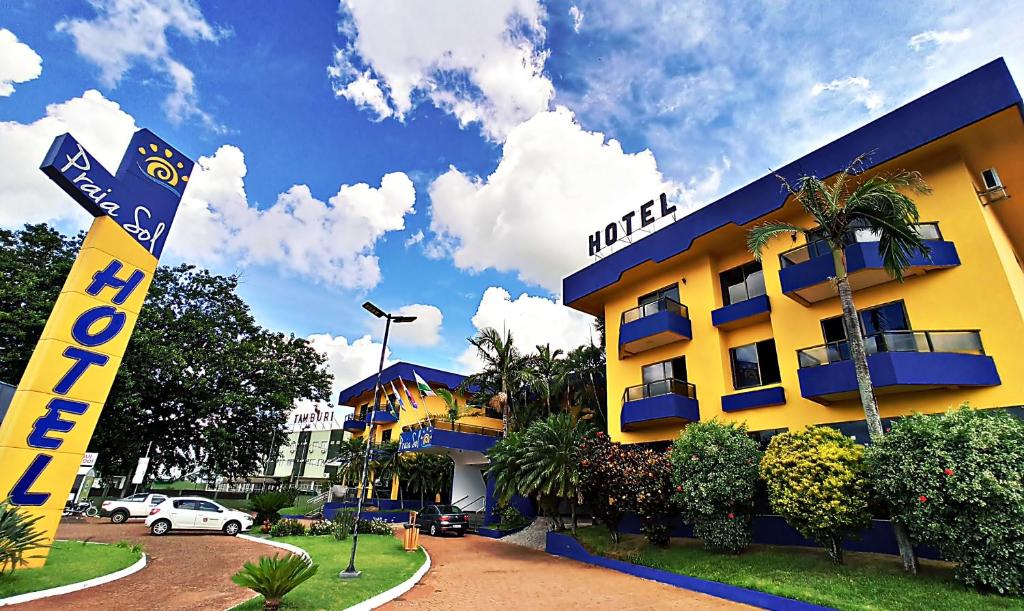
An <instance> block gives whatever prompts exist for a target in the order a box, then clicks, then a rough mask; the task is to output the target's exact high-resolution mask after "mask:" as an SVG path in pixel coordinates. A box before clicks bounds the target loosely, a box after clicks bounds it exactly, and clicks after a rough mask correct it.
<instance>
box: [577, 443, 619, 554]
mask: <svg viewBox="0 0 1024 611" xmlns="http://www.w3.org/2000/svg"><path fill="white" fill-rule="evenodd" d="M622 451H623V450H622V446H621V445H620V444H618V443H612V441H611V440H610V439H608V435H607V434H605V433H604V432H603V431H591V432H590V433H589V434H588V435H586V436H585V437H584V438H583V442H582V443H581V444H580V496H581V497H582V498H583V502H584V503H586V504H587V507H588V508H589V509H590V513H591V515H593V516H594V518H595V520H597V521H598V522H600V523H601V524H604V525H605V527H606V528H607V529H608V534H609V535H610V536H611V538H612V541H613V542H615V543H618V542H619V522H621V521H622V515H623V512H624V511H625V509H624V503H623V502H622V501H621V500H620V499H618V498H617V496H618V495H619V494H620V493H621V490H622V482H623V481H624V479H625V478H624V475H623V469H622V467H623V463H624V461H623V460H621V459H622Z"/></svg>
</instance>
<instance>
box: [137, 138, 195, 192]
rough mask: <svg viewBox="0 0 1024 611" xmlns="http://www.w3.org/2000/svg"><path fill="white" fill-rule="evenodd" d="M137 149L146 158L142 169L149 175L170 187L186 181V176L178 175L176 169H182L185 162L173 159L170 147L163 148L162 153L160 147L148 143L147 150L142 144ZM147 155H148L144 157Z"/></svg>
mask: <svg viewBox="0 0 1024 611" xmlns="http://www.w3.org/2000/svg"><path fill="white" fill-rule="evenodd" d="M138 150H139V154H140V155H142V156H144V157H145V158H146V159H145V164H146V167H145V168H144V169H145V171H146V174H148V175H149V176H152V177H153V178H155V179H157V180H159V181H162V182H165V183H167V184H169V185H171V186H172V187H176V186H177V185H178V183H179V182H182V183H185V182H188V176H179V174H178V170H181V169H184V167H185V164H183V163H182V162H180V161H177V162H176V161H175V160H174V151H172V150H171V149H168V148H165V149H164V150H163V154H162V155H161V153H160V147H159V146H157V145H155V144H150V145H149V150H148V151H147V150H146V147H144V146H140V147H139V149H138ZM147 155H148V157H146V156H147Z"/></svg>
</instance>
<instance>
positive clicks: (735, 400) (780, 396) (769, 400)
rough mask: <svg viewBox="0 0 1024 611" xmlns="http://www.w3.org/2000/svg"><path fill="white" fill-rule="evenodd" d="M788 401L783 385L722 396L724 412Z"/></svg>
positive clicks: (780, 403) (781, 403)
mask: <svg viewBox="0 0 1024 611" xmlns="http://www.w3.org/2000/svg"><path fill="white" fill-rule="evenodd" d="M785 403H786V390H785V389H784V388H782V387H781V386H772V387H770V388H760V389H758V390H749V391H746V392H738V393H734V394H731V395H725V396H723V397H722V411H723V412H738V411H742V410H745V409H754V408H758V407H769V406H772V405H783V404H785Z"/></svg>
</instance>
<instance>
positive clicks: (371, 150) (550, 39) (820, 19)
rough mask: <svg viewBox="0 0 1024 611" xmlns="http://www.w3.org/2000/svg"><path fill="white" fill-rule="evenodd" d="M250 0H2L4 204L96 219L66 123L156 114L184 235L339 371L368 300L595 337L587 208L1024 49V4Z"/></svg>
mask: <svg viewBox="0 0 1024 611" xmlns="http://www.w3.org/2000/svg"><path fill="white" fill-rule="evenodd" d="M239 6H240V5H239V4H237V3H232V2H204V1H196V2H192V1H189V0H161V1H159V2H149V3H147V2H142V1H139V0H93V1H92V2H84V1H52V2H46V3H34V2H27V1H25V2H19V1H17V0H8V1H7V2H4V3H3V4H2V8H0V167H4V168H5V169H4V172H3V174H2V176H3V180H2V181H0V226H4V227H17V226H20V225H21V224H23V223H25V222H43V221H45V222H50V223H53V224H56V225H57V226H59V227H60V228H62V229H64V230H67V231H73V230H76V229H79V228H82V227H85V226H86V224H87V223H88V220H89V219H88V216H87V215H86V214H85V212H84V211H82V210H78V209H76V206H75V205H74V204H73V203H72V202H71V201H70V200H68V199H67V198H66V197H64V196H63V195H62V194H61V193H60V192H59V191H58V190H57V189H56V188H55V187H54V186H53V185H52V184H49V182H48V181H47V180H46V178H45V177H44V176H43V175H42V174H41V173H40V172H38V170H36V169H35V168H36V166H37V165H38V162H39V161H40V160H41V159H42V155H43V152H45V149H46V146H47V145H48V143H49V141H50V140H51V139H52V138H53V136H55V135H57V134H58V133H61V132H63V131H67V130H70V131H72V132H73V133H75V135H76V137H78V139H79V140H80V141H82V142H83V143H84V144H85V145H86V146H87V147H88V148H90V150H93V152H94V153H95V154H97V155H98V156H99V158H100V160H101V161H104V163H107V164H108V165H109V166H110V167H113V166H115V165H116V162H117V159H118V157H119V156H120V152H121V151H123V148H124V146H125V145H126V144H127V140H128V137H129V136H130V134H131V132H132V131H133V130H134V129H137V128H138V127H148V128H150V129H152V130H153V131H154V132H156V133H158V134H160V135H161V136H162V137H163V138H164V139H166V140H168V141H169V142H171V143H173V144H174V145H175V146H177V147H178V148H179V149H181V150H182V151H184V152H186V153H187V154H189V155H190V156H192V157H193V158H195V159H197V160H199V162H200V169H199V170H197V176H195V177H194V180H193V182H191V183H190V187H189V191H188V192H187V193H186V201H185V202H183V208H182V210H181V211H180V212H179V216H178V220H177V222H176V224H175V226H174V228H173V230H172V233H171V237H170V238H169V244H168V250H167V251H166V253H165V255H164V262H165V263H176V262H179V261H188V262H194V263H196V264H198V265H202V266H206V267H209V268H211V269H213V270H215V271H217V272H221V273H239V274H240V275H241V276H242V279H243V280H242V288H241V292H242V294H243V296H244V297H245V298H246V300H247V301H248V302H249V303H250V304H251V305H252V307H253V310H254V312H255V313H256V316H257V318H258V319H259V320H260V322H261V323H262V324H264V325H266V326H269V327H271V328H274V329H278V330H281V331H285V332H293V333H295V334H297V335H301V336H310V337H311V338H312V340H313V341H314V344H315V345H317V346H318V348H320V349H322V350H324V351H325V352H326V353H327V354H328V356H329V358H330V362H331V365H332V368H333V369H334V371H335V373H336V374H337V376H338V378H339V386H342V385H344V384H345V383H346V382H352V381H354V380H356V379H358V378H360V377H362V376H365V375H367V374H368V373H369V372H370V371H372V370H373V368H374V367H375V365H376V362H375V361H376V355H377V353H378V351H379V344H378V343H377V342H378V341H379V337H378V334H379V329H378V328H377V327H376V326H375V325H374V324H373V321H372V320H369V317H368V315H367V314H365V313H364V312H363V311H362V310H361V309H360V308H359V305H360V304H361V303H362V302H363V301H364V300H365V299H371V300H373V301H375V302H376V303H378V304H379V305H381V306H382V307H385V308H389V309H400V308H405V311H407V312H412V313H416V314H418V315H420V316H421V320H420V321H418V322H417V323H414V325H413V327H415V328H412V327H410V328H409V329H406V330H405V332H404V333H403V334H401V335H399V336H397V337H396V339H395V342H394V344H393V345H391V346H390V348H391V353H390V356H389V360H397V359H401V360H409V361H413V362H421V363H423V364H426V365H431V366H435V367H440V368H443V369H456V370H466V369H468V368H472V366H473V359H472V356H471V354H470V353H468V352H467V344H466V342H465V338H466V337H467V336H470V335H472V334H473V333H474V332H475V331H476V330H477V329H478V328H479V327H482V326H486V325H495V326H499V327H501V326H505V327H507V328H510V329H511V330H513V332H514V333H515V334H516V335H517V337H518V338H519V340H520V341H521V342H522V343H523V344H525V345H527V346H532V345H534V344H537V343H541V342H545V341H550V342H552V344H553V345H555V346H558V347H569V346H572V345H575V344H578V343H580V342H582V341H587V339H589V337H590V335H591V330H590V321H589V320H588V319H587V318H586V317H585V316H583V315H580V314H577V313H574V312H571V311H569V310H566V309H565V308H563V307H562V306H560V305H559V304H558V291H559V280H560V278H561V277H563V276H564V275H566V274H568V273H571V272H572V271H574V270H575V269H578V268H579V267H581V266H583V265H585V264H586V263H587V261H588V259H587V243H586V235H587V233H588V232H590V231H593V230H594V229H597V228H598V227H601V226H603V225H604V224H606V223H607V222H609V221H611V220H613V219H615V218H617V217H619V216H621V215H622V214H623V213H625V212H627V211H629V210H632V209H635V208H636V207H637V206H638V205H639V204H640V203H642V202H643V201H646V200H648V199H650V198H652V197H656V196H657V194H658V193H660V192H661V191H666V192H668V193H670V194H671V197H672V198H673V199H674V200H675V201H676V202H677V203H678V204H679V206H680V208H681V209H692V208H694V207H697V206H700V205H704V204H706V203H709V202H710V201H713V200H714V199H715V198H717V197H718V196H721V195H724V194H725V193H727V192H729V191H731V190H733V189H735V188H738V187H740V186H742V185H743V184H745V183H747V182H749V181H751V180H753V179H755V178H757V177H759V176H761V175H763V174H764V173H765V172H766V171H767V170H768V169H769V168H771V167H777V166H779V165H782V164H784V163H785V162H787V161H789V160H791V159H793V158H795V157H797V156H799V155H801V154H803V153H806V152H808V151H809V150H811V149H813V148H815V147H817V146H820V145H822V144H825V143H827V142H828V141H830V140H831V139H833V138H835V137H836V136H839V135H841V134H843V133H845V132H847V131H849V130H850V129H853V128H855V127H857V126H858V125H860V124H863V123H864V122H866V121H869V120H871V119H872V118H874V117H877V116H879V115H880V114H884V113H885V112H887V111H888V110H891V109H893V108H895V107H896V106H899V105H900V104H902V103H905V102H906V101H909V100H910V99H912V98H914V97H916V96H918V95H920V94H922V93H925V92H926V91H929V90H931V89H933V88H935V87H936V86H938V85H941V84H942V83H944V82H947V81H949V80H952V79H953V78H956V77H957V76H959V75H961V74H963V73H964V72H967V71H969V70H970V69H973V68H975V67H977V66H979V65H981V64H983V63H985V62H987V61H989V60H991V59H993V58H995V57H999V56H1004V57H1005V58H1006V59H1007V62H1008V64H1009V66H1010V69H1011V71H1013V72H1014V74H1015V75H1016V76H1017V78H1018V79H1020V78H1021V70H1024V42H1021V40H1020V37H1019V36H1015V33H1014V29H1013V28H1008V27H1006V24H1008V23H1021V22H1022V19H1024V5H1022V4H1019V3H989V4H986V3H972V4H971V5H970V6H969V7H967V6H964V5H963V4H962V3H952V2H949V3H947V2H926V3H915V4H909V3H898V4H893V3H884V2H879V3H865V2H857V3H847V2H829V3H819V4H815V5H814V6H813V8H810V9H808V5H807V4H806V3H798V2H784V1H774V2H766V3H762V4H760V5H755V4H753V3H746V2H707V3H702V2H687V3H672V2H640V3H628V6H627V3H620V2H610V1H607V2H605V1H601V2H597V1H595V2H587V1H580V2H553V3H540V2H537V1H536V0H509V1H506V2H498V1H493V2H483V1H480V0H448V1H446V2H439V3H410V2H398V1H392V0H376V1H368V2H363V1H358V2H356V1H351V2H350V1H345V2H341V4H340V5H339V4H337V3H332V2H326V1H322V2H307V3H302V4H301V5H296V4H295V3H293V2H286V1H267V2H252V3H245V5H244V6H245V11H244V12H243V11H239V10H238V9H239ZM299 7H301V8H299ZM8 172H10V174H8Z"/></svg>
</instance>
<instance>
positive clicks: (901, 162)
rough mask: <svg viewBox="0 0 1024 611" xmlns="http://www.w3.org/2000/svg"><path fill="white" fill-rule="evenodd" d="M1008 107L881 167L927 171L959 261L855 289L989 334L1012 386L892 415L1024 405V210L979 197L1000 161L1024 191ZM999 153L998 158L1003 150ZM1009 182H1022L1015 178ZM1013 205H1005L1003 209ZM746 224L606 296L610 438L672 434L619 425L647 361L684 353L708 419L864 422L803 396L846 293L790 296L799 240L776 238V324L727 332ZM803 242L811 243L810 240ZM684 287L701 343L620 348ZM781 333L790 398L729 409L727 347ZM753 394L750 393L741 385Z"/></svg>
mask: <svg viewBox="0 0 1024 611" xmlns="http://www.w3.org/2000/svg"><path fill="white" fill-rule="evenodd" d="M1007 113H1016V110H1015V109H1010V110H1008V111H1006V112H1005V113H1003V114H1001V115H996V116H995V117H993V118H990V119H986V120H985V121H983V122H981V123H980V124H976V125H975V126H972V127H969V128H966V129H964V130H961V131H959V132H957V133H955V134H953V135H951V136H948V137H946V138H944V139H941V140H939V141H937V142H934V143H932V144H929V145H927V146H925V147H922V148H920V149H917V150H915V151H912V152H911V153H908V154H907V155H904V156H902V157H900V158H898V159H896V160H894V161H893V162H891V163H888V164H885V165H884V166H883V167H882V168H880V169H881V170H883V171H884V170H891V169H895V168H905V169H912V170H918V171H920V172H922V174H923V175H924V178H925V180H926V181H927V182H928V183H929V184H930V185H931V187H932V188H933V193H932V195H930V196H925V197H919V198H917V203H918V207H919V209H920V212H921V221H922V222H932V221H937V222H938V223H939V228H940V230H941V231H942V234H943V237H944V239H946V240H948V241H951V242H953V243H954V245H955V246H956V249H957V252H958V253H959V256H960V259H961V265H960V266H958V267H954V268H950V269H943V270H935V271H931V272H928V273H927V274H925V275H919V276H912V277H909V278H908V279H907V280H906V282H905V283H903V284H900V283H897V282H888V283H885V284H882V285H879V286H875V287H869V288H865V289H862V290H859V291H857V292H855V294H854V300H855V302H856V305H857V307H858V308H868V307H871V306H875V305H879V304H883V303H887V302H890V301H895V300H900V299H902V300H903V301H904V303H905V305H906V308H907V313H908V315H909V318H910V323H911V326H912V327H913V328H914V329H917V330H960V329H980V330H981V338H982V342H983V344H984V348H985V353H986V354H988V355H990V356H992V357H993V359H994V360H995V363H996V367H997V368H998V371H999V374H1000V377H1001V379H1002V384H1001V385H999V386H994V387H986V388H962V389H939V390H919V391H913V392H903V393H899V394H882V395H879V397H878V402H879V407H880V410H881V413H882V416H883V417H890V416H897V415H905V414H909V413H911V412H915V411H918V412H940V411H944V410H946V409H947V408H949V407H951V406H956V405H958V404H960V403H963V402H965V401H969V402H970V404H971V405H972V406H974V407H977V408H991V407H1007V406H1017V405H1022V404H1024V380H1022V379H1021V375H1020V374H1021V372H1024V349H1022V341H1021V340H1022V339H1024V272H1022V270H1021V264H1020V261H1019V258H1018V255H1017V253H1019V252H1021V244H1020V243H1018V242H1017V239H1018V237H1022V238H1024V227H1020V226H1019V224H1020V223H1021V222H1024V216H1022V217H1018V216H1015V215H1016V214H1017V212H1016V211H1013V210H1010V209H1009V206H1011V205H1014V204H1017V208H1019V202H1017V201H1014V200H1012V199H1011V200H1007V201H1005V202H1002V203H999V204H993V205H991V206H983V205H982V204H981V202H980V201H979V198H978V197H977V195H976V191H975V188H976V186H977V185H976V183H977V182H979V179H977V178H976V177H977V176H978V173H979V172H980V169H982V168H986V167H991V166H995V167H997V168H998V169H999V172H1000V175H1001V176H1003V177H1004V183H1005V184H1006V185H1007V188H1008V190H1010V191H1011V194H1016V195H1018V196H1024V172H1022V171H1021V166H1022V163H1021V159H1024V131H1022V129H1021V125H1020V116H1019V114H1016V115H1014V114H1009V115H1008V114H1007ZM994 151H995V152H997V153H999V154H994ZM1007 177H1014V178H1016V177H1021V178H1022V180H1015V182H1010V181H1009V180H1008V179H1007ZM1000 206H1001V207H1002V208H1003V209H1000V208H999V207H1000ZM768 218H771V219H781V220H789V221H792V222H795V223H797V224H800V225H801V226H805V227H810V226H811V225H812V222H811V220H810V218H809V217H807V216H806V215H804V214H803V212H802V210H800V209H799V206H798V205H797V204H795V203H794V202H788V203H787V204H786V206H785V207H784V208H783V209H782V210H781V211H779V212H778V213H775V214H771V215H769V216H768V217H766V218H764V219H758V220H757V221H756V222H761V221H763V220H766V219H768ZM748 228H749V226H747V227H736V226H729V227H724V228H722V229H719V230H717V231H715V232H713V233H711V234H709V235H707V236H703V237H701V238H699V239H698V240H696V241H695V242H694V244H693V246H692V248H691V249H690V250H689V251H687V252H684V253H682V254H680V255H677V256H676V257H674V258H672V259H669V260H668V261H665V262H663V263H660V264H654V263H650V262H648V263H646V264H644V265H642V266H640V267H638V268H635V269H633V270H630V271H628V272H626V273H625V274H624V275H623V278H622V279H621V280H620V281H619V282H618V283H617V284H616V285H614V286H612V287H610V288H609V289H606V290H604V291H602V292H601V293H600V294H599V296H598V299H599V301H600V302H602V303H603V311H604V317H605V321H606V325H607V341H608V346H609V350H608V405H609V414H608V415H609V429H610V434H611V437H612V438H613V439H615V440H619V441H624V442H642V441H654V440H667V439H671V438H674V437H675V436H677V435H678V433H679V428H678V426H667V427H662V428H658V429H646V430H643V431H635V432H623V431H621V430H620V415H621V406H622V393H623V391H624V389H625V388H626V387H628V386H632V385H636V384H640V383H641V381H642V380H641V368H642V366H644V365H647V364H650V363H656V362H659V361H664V360H668V359H671V358H676V357H679V356H684V355H685V356H686V366H687V373H688V379H689V381H690V382H691V383H693V384H694V385H695V386H696V389H697V397H698V401H699V404H700V418H701V420H703V421H706V420H711V419H713V418H718V419H720V420H725V421H734V422H746V424H747V425H748V427H749V429H750V430H752V431H755V430H765V429H776V428H799V427H803V426H807V425H810V424H819V423H831V422H845V421H852V420H860V419H862V418H863V412H862V410H861V407H860V403H859V401H858V400H856V399H850V400H842V401H838V402H836V403H833V404H830V405H827V406H826V405H822V404H819V403H816V402H813V401H808V400H805V399H803V398H801V396H800V385H799V381H798V378H797V354H796V353H797V350H799V349H801V348H806V347H810V346H814V345H818V344H821V343H823V341H824V340H823V338H822V334H821V327H820V322H819V321H821V320H822V319H824V318H828V317H831V316H837V315H839V314H840V313H841V311H840V306H839V300H838V298H835V297H833V298H831V299H826V300H824V301H821V302H817V303H814V304H812V305H810V306H806V305H802V304H801V303H798V302H797V301H795V300H794V299H791V298H789V297H787V296H785V295H783V294H782V292H781V286H780V281H779V268H780V264H779V258H778V255H779V253H781V252H783V251H785V250H789V249H791V248H793V247H794V246H797V245H799V243H800V242H797V243H793V242H792V241H791V240H790V239H789V238H788V237H784V238H781V239H778V240H776V241H774V242H773V243H772V244H771V245H770V246H769V248H768V249H767V250H766V252H765V254H764V257H763V269H764V277H765V285H766V289H767V293H768V296H769V299H770V301H771V306H772V312H771V317H770V320H767V321H763V322H758V323H754V324H749V325H746V326H742V327H740V328H737V329H735V330H731V331H727V330H719V329H716V328H715V327H713V326H712V324H711V311H712V310H713V309H715V308H718V307H721V306H722V304H723V302H722V295H721V288H720V285H719V273H720V272H722V271H725V270H728V269H730V268H733V267H735V266H737V265H740V264H742V263H745V262H747V261H751V260H752V259H753V258H752V256H751V255H750V254H749V253H748V252H747V251H746V248H745V241H744V237H745V233H746V231H747V229H748ZM800 240H801V241H802V238H800ZM673 283H678V285H679V293H680V299H681V301H682V303H683V304H684V305H686V306H687V307H688V308H689V317H690V320H691V324H692V327H693V334H692V337H693V339H692V340H690V341H683V342H676V343H672V344H669V345H666V346H661V347H658V348H655V349H651V350H647V351H644V352H641V353H639V354H637V355H636V356H632V357H628V358H619V356H618V354H617V347H618V340H619V326H620V320H621V318H620V317H621V315H622V312H624V311H625V310H628V309H630V308H633V307H636V306H637V299H638V297H640V296H641V295H644V294H647V293H650V292H652V291H655V290H658V289H660V288H663V287H665V286H668V285H671V284H673ZM772 337H774V339H775V342H776V350H777V353H778V357H779V368H780V371H781V378H782V381H781V386H783V387H784V388H785V392H786V399H787V403H786V404H785V405H781V406H773V407H762V408H755V409H750V410H745V411H741V412H736V413H731V414H730V413H725V412H723V411H722V409H721V397H722V396H723V395H726V394H731V393H735V392H740V391H736V390H734V389H733V384H732V369H731V365H730V362H729V349H730V348H733V347H736V346H741V345H744V344H749V343H752V342H755V341H759V340H762V339H768V338H772ZM749 390H754V389H744V391H743V392H746V391H749Z"/></svg>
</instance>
